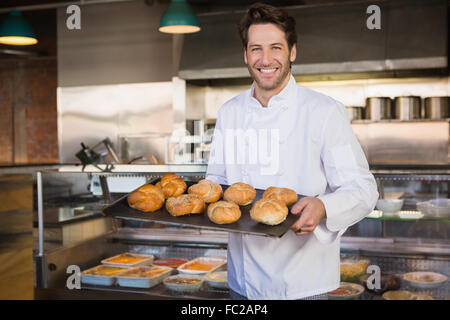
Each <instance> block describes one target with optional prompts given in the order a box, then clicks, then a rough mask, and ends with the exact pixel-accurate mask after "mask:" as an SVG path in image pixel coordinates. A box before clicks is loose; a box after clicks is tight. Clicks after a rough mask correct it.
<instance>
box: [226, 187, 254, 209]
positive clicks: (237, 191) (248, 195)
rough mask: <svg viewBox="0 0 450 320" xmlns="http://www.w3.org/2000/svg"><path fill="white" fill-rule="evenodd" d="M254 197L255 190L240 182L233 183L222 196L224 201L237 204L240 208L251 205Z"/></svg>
mask: <svg viewBox="0 0 450 320" xmlns="http://www.w3.org/2000/svg"><path fill="white" fill-rule="evenodd" d="M255 197H256V190H255V188H253V187H252V186H251V185H249V184H246V183H242V182H236V183H233V184H232V185H231V186H229V187H228V189H227V190H225V192H224V194H223V198H224V199H225V200H227V201H231V202H234V203H237V204H238V205H240V206H246V205H248V204H250V203H252V201H253V200H254V199H255Z"/></svg>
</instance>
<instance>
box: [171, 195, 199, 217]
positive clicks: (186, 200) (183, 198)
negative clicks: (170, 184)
mask: <svg viewBox="0 0 450 320" xmlns="http://www.w3.org/2000/svg"><path fill="white" fill-rule="evenodd" d="M166 209H167V211H169V213H170V214H171V215H173V216H183V215H186V214H191V213H203V211H204V209H205V200H203V198H202V197H201V196H198V195H196V194H182V195H180V196H178V197H170V198H169V199H167V201H166Z"/></svg>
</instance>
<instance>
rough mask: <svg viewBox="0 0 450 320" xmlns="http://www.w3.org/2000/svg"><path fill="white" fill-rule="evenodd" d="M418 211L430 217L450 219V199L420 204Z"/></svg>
mask: <svg viewBox="0 0 450 320" xmlns="http://www.w3.org/2000/svg"><path fill="white" fill-rule="evenodd" d="M416 205H417V210H419V211H420V212H422V213H423V214H424V215H425V216H428V217H437V218H446V217H450V199H435V200H429V201H424V202H418V203H417V204H416Z"/></svg>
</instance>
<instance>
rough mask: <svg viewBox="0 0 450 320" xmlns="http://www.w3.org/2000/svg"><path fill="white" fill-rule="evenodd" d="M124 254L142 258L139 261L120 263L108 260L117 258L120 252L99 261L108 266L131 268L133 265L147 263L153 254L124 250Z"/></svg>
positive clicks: (151, 260)
mask: <svg viewBox="0 0 450 320" xmlns="http://www.w3.org/2000/svg"><path fill="white" fill-rule="evenodd" d="M124 254H126V255H129V256H133V257H137V258H144V259H143V260H141V261H138V262H135V263H120V262H111V261H110V260H112V259H114V258H119V257H120V256H121V255H122V253H121V254H118V255H115V256H113V257H110V258H107V259H104V260H102V261H101V263H102V264H103V265H105V266H109V267H121V268H133V267H137V266H145V265H149V264H151V263H152V262H153V259H154V256H153V255H151V254H150V255H149V254H140V253H134V252H124Z"/></svg>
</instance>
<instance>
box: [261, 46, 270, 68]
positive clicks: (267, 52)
mask: <svg viewBox="0 0 450 320" xmlns="http://www.w3.org/2000/svg"><path fill="white" fill-rule="evenodd" d="M262 63H263V65H264V66H269V65H270V64H271V63H272V52H271V51H270V49H264V50H263V56H262Z"/></svg>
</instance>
